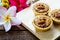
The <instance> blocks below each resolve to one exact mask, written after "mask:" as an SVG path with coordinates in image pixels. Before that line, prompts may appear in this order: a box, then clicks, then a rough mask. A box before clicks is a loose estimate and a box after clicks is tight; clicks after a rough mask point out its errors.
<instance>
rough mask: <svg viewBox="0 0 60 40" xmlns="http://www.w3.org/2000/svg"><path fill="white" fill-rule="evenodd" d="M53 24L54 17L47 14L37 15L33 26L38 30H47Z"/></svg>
mask: <svg viewBox="0 0 60 40" xmlns="http://www.w3.org/2000/svg"><path fill="white" fill-rule="evenodd" d="M52 24H53V21H52V19H51V18H50V17H48V16H45V15H40V16H36V17H35V18H34V20H33V26H34V27H35V28H36V31H47V30H48V29H50V28H51V27H52Z"/></svg>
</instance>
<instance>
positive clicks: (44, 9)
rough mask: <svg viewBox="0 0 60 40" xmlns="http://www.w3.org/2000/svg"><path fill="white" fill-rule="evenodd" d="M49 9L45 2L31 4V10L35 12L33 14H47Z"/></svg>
mask: <svg viewBox="0 0 60 40" xmlns="http://www.w3.org/2000/svg"><path fill="white" fill-rule="evenodd" d="M49 10H50V8H49V6H48V5H47V4H45V3H37V4H35V5H34V6H33V12H34V13H35V16H36V15H40V14H43V15H48V13H49Z"/></svg>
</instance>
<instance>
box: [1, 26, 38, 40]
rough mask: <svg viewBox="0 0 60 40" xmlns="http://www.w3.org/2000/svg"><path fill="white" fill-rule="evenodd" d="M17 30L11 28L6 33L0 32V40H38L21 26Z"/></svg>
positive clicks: (14, 27)
mask: <svg viewBox="0 0 60 40" xmlns="http://www.w3.org/2000/svg"><path fill="white" fill-rule="evenodd" d="M19 28H20V29H19ZM19 28H18V27H16V26H13V27H12V28H11V30H10V31H9V32H7V33H6V32H5V31H4V30H0V40H39V39H38V38H36V37H35V36H34V35H33V34H32V33H30V32H29V31H28V30H27V29H25V28H24V27H23V26H22V25H20V26H19Z"/></svg>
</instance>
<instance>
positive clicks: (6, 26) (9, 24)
mask: <svg viewBox="0 0 60 40" xmlns="http://www.w3.org/2000/svg"><path fill="white" fill-rule="evenodd" d="M4 28H5V31H6V32H7V31H9V30H10V29H11V23H10V21H9V22H6V23H5V24H4Z"/></svg>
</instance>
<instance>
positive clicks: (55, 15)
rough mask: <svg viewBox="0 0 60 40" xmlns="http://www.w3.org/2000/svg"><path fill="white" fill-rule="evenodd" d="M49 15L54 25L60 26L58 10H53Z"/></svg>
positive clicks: (59, 12)
mask: <svg viewBox="0 0 60 40" xmlns="http://www.w3.org/2000/svg"><path fill="white" fill-rule="evenodd" d="M49 15H50V16H51V18H52V19H53V21H54V23H57V24H60V9H55V10H53V11H52V12H51V13H50V14H49Z"/></svg>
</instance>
